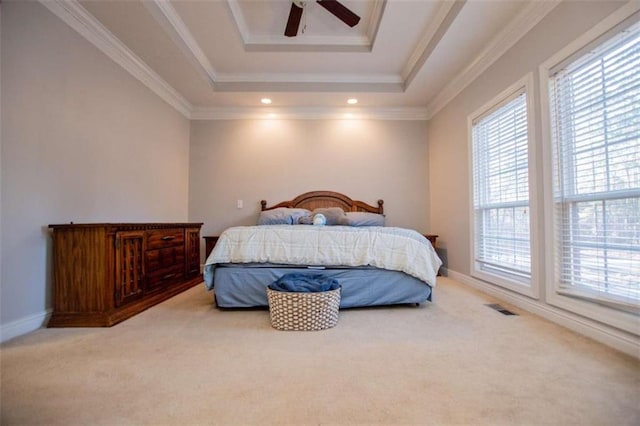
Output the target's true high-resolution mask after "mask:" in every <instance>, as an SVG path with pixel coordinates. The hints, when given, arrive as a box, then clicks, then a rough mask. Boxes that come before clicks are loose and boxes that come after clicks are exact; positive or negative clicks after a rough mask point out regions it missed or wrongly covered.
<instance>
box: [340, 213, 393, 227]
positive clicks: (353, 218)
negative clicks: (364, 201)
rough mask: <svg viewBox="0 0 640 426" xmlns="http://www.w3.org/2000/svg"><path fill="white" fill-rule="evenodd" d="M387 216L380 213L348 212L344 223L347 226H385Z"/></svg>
mask: <svg viewBox="0 0 640 426" xmlns="http://www.w3.org/2000/svg"><path fill="white" fill-rule="evenodd" d="M384 224H385V216H384V215H383V214H378V213H368V212H347V213H346V215H345V218H344V221H343V223H342V225H346V226H384Z"/></svg>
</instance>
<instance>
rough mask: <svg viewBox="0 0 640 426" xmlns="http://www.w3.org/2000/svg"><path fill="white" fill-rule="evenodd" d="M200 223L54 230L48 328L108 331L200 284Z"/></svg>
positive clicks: (68, 226) (59, 227)
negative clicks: (51, 300) (51, 288)
mask: <svg viewBox="0 0 640 426" xmlns="http://www.w3.org/2000/svg"><path fill="white" fill-rule="evenodd" d="M201 227H202V223H95V224H94V223H91V224H65V225H49V228H51V229H53V313H52V315H51V319H50V320H49V323H48V326H49V327H105V326H106V327H109V326H112V325H114V324H116V323H118V322H120V321H123V320H125V319H127V318H129V317H131V316H133V315H135V314H137V313H139V312H141V311H143V310H145V309H147V308H149V307H151V306H153V305H156V304H158V303H160V302H162V301H164V300H166V299H169V298H170V297H173V296H175V295H176V294H178V293H180V292H182V291H184V290H186V289H188V288H190V287H192V286H194V285H195V284H198V283H200V282H201V281H202V277H201V275H200V228H201Z"/></svg>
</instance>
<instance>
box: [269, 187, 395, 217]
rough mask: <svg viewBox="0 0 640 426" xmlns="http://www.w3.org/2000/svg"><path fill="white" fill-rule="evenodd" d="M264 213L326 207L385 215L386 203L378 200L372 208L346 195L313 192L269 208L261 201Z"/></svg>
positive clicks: (330, 192) (331, 192)
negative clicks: (283, 209)
mask: <svg viewBox="0 0 640 426" xmlns="http://www.w3.org/2000/svg"><path fill="white" fill-rule="evenodd" d="M260 204H261V205H262V211H265V210H272V209H275V208H278V207H289V208H301V209H307V210H313V209H317V208H324V207H341V208H342V210H344V211H345V212H369V213H380V214H382V213H384V210H383V207H382V205H383V204H384V201H382V200H378V206H377V207H375V206H372V205H370V204H367V203H365V202H363V201H357V200H352V199H351V198H349V197H347V196H346V195H344V194H340V193H339V192H333V191H312V192H305V193H304V194H301V195H298V196H297V197H296V198H294V199H293V200H290V201H282V202H280V203H278V204H275V205H273V206H270V207H267V201H266V200H262V201H260Z"/></svg>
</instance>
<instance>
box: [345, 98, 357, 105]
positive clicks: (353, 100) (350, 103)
mask: <svg viewBox="0 0 640 426" xmlns="http://www.w3.org/2000/svg"><path fill="white" fill-rule="evenodd" d="M347 103H348V104H349V105H355V104H357V103H358V100H357V99H356V98H351V99H347Z"/></svg>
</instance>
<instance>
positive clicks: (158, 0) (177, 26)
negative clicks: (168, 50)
mask: <svg viewBox="0 0 640 426" xmlns="http://www.w3.org/2000/svg"><path fill="white" fill-rule="evenodd" d="M143 4H144V5H145V7H146V8H147V10H149V12H150V13H151V15H152V16H153V17H154V19H155V20H156V22H158V24H160V26H161V27H162V28H163V29H164V31H165V32H166V33H167V34H168V35H169V37H171V39H172V40H173V41H174V43H176V45H177V46H178V47H179V48H180V50H182V52H183V53H184V54H185V55H186V57H187V58H188V59H189V60H190V61H191V63H192V64H193V65H194V67H195V68H196V70H197V71H198V73H199V74H200V75H201V76H202V77H203V79H204V80H205V81H206V82H207V83H208V84H209V86H211V87H213V85H214V84H215V82H216V78H217V77H216V70H215V69H214V68H213V65H211V62H209V59H207V55H205V53H204V52H203V51H202V48H200V45H199V44H198V42H196V39H195V38H194V37H193V35H192V34H191V31H189V29H188V28H187V26H186V25H185V23H184V21H183V20H182V18H181V17H180V15H178V12H177V11H176V10H175V9H174V7H173V6H172V5H171V3H170V2H168V1H162V0H150V1H144V2H143Z"/></svg>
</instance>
